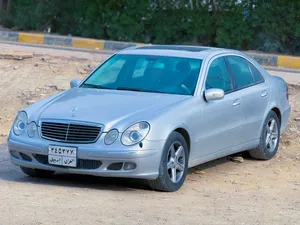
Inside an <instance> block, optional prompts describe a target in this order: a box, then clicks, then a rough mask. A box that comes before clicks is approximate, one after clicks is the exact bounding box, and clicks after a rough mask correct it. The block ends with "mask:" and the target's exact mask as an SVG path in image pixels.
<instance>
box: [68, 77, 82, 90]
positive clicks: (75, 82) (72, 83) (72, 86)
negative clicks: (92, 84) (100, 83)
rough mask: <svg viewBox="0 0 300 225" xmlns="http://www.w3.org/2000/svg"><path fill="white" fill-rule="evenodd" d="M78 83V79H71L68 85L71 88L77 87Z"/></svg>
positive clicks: (79, 81)
mask: <svg viewBox="0 0 300 225" xmlns="http://www.w3.org/2000/svg"><path fill="white" fill-rule="evenodd" d="M80 83H81V80H80V79H73V80H71V82H70V87H71V88H74V87H78V86H79V84H80Z"/></svg>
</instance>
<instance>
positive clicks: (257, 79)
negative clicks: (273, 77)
mask: <svg viewBox="0 0 300 225" xmlns="http://www.w3.org/2000/svg"><path fill="white" fill-rule="evenodd" d="M249 67H250V69H251V72H252V75H253V78H254V82H255V83H260V82H262V81H264V79H263V77H262V75H261V73H260V72H259V71H258V69H256V67H255V66H253V65H252V63H249Z"/></svg>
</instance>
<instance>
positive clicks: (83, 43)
mask: <svg viewBox="0 0 300 225" xmlns="http://www.w3.org/2000/svg"><path fill="white" fill-rule="evenodd" d="M72 46H73V47H77V48H88V49H95V48H97V49H99V50H103V49H104V41H103V40H93V39H84V38H74V39H73V40H72Z"/></svg>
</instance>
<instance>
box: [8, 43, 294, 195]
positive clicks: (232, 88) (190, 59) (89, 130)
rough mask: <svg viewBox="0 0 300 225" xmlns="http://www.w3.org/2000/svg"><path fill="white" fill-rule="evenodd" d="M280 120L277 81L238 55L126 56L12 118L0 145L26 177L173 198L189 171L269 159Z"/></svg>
mask: <svg viewBox="0 0 300 225" xmlns="http://www.w3.org/2000/svg"><path fill="white" fill-rule="evenodd" d="M289 114H290V105H289V103H288V88H287V85H286V83H285V82H284V80H282V79H281V78H279V77H274V76H271V75H269V74H268V72H266V71H265V70H264V68H263V67H261V66H260V65H259V64H258V63H257V62H255V61H254V60H253V59H252V58H250V57H248V56H247V55H244V54H243V53H241V52H239V51H234V50H227V49H217V48H206V47H191V46H159V45H158V46H155V45H153V46H143V47H134V48H129V49H125V50H123V51H120V52H118V53H116V54H114V55H113V56H111V57H110V58H108V59H107V60H106V61H105V62H103V63H102V64H101V65H100V66H99V67H97V68H96V69H95V70H94V71H92V72H91V73H90V74H89V75H88V76H87V77H86V78H85V79H84V80H82V81H81V80H72V81H71V88H70V89H69V90H67V91H65V92H62V93H59V94H56V95H54V96H51V97H48V98H46V99H43V100H41V101H39V102H37V103H35V104H33V105H30V106H28V107H26V108H24V109H23V110H21V111H20V112H19V113H18V115H17V117H16V119H15V121H14V123H13V126H12V129H11V132H10V135H9V138H8V146H9V151H10V154H11V161H12V162H13V163H14V164H16V165H18V166H20V167H21V169H22V170H23V172H24V173H26V174H28V175H30V176H49V175H52V174H53V173H54V172H63V173H75V174H88V175H97V176H109V177H128V178H142V179H146V180H148V181H149V184H150V186H151V187H152V188H153V189H156V190H162V191H176V190H178V189H179V188H180V187H181V186H182V184H183V182H184V180H185V178H186V175H187V170H188V168H189V167H193V166H196V165H198V164H201V163H204V162H207V161H210V160H213V159H216V158H220V157H223V156H226V155H229V154H233V153H237V152H240V151H245V150H249V152H250V155H251V156H252V157H254V158H256V159H263V160H267V159H271V158H272V157H273V156H274V155H275V154H276V152H277V150H278V145H279V141H280V134H281V133H282V132H283V131H284V129H285V128H286V127H287V121H288V117H289Z"/></svg>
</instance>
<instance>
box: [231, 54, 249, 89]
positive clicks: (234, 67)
mask: <svg viewBox="0 0 300 225" xmlns="http://www.w3.org/2000/svg"><path fill="white" fill-rule="evenodd" d="M227 60H228V63H229V65H230V68H231V71H232V73H233V75H234V78H235V84H236V88H237V89H240V88H244V87H247V86H249V85H251V84H253V82H254V81H253V77H252V74H251V71H250V69H249V66H248V62H247V61H246V60H245V59H243V58H241V57H238V56H228V57H227Z"/></svg>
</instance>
